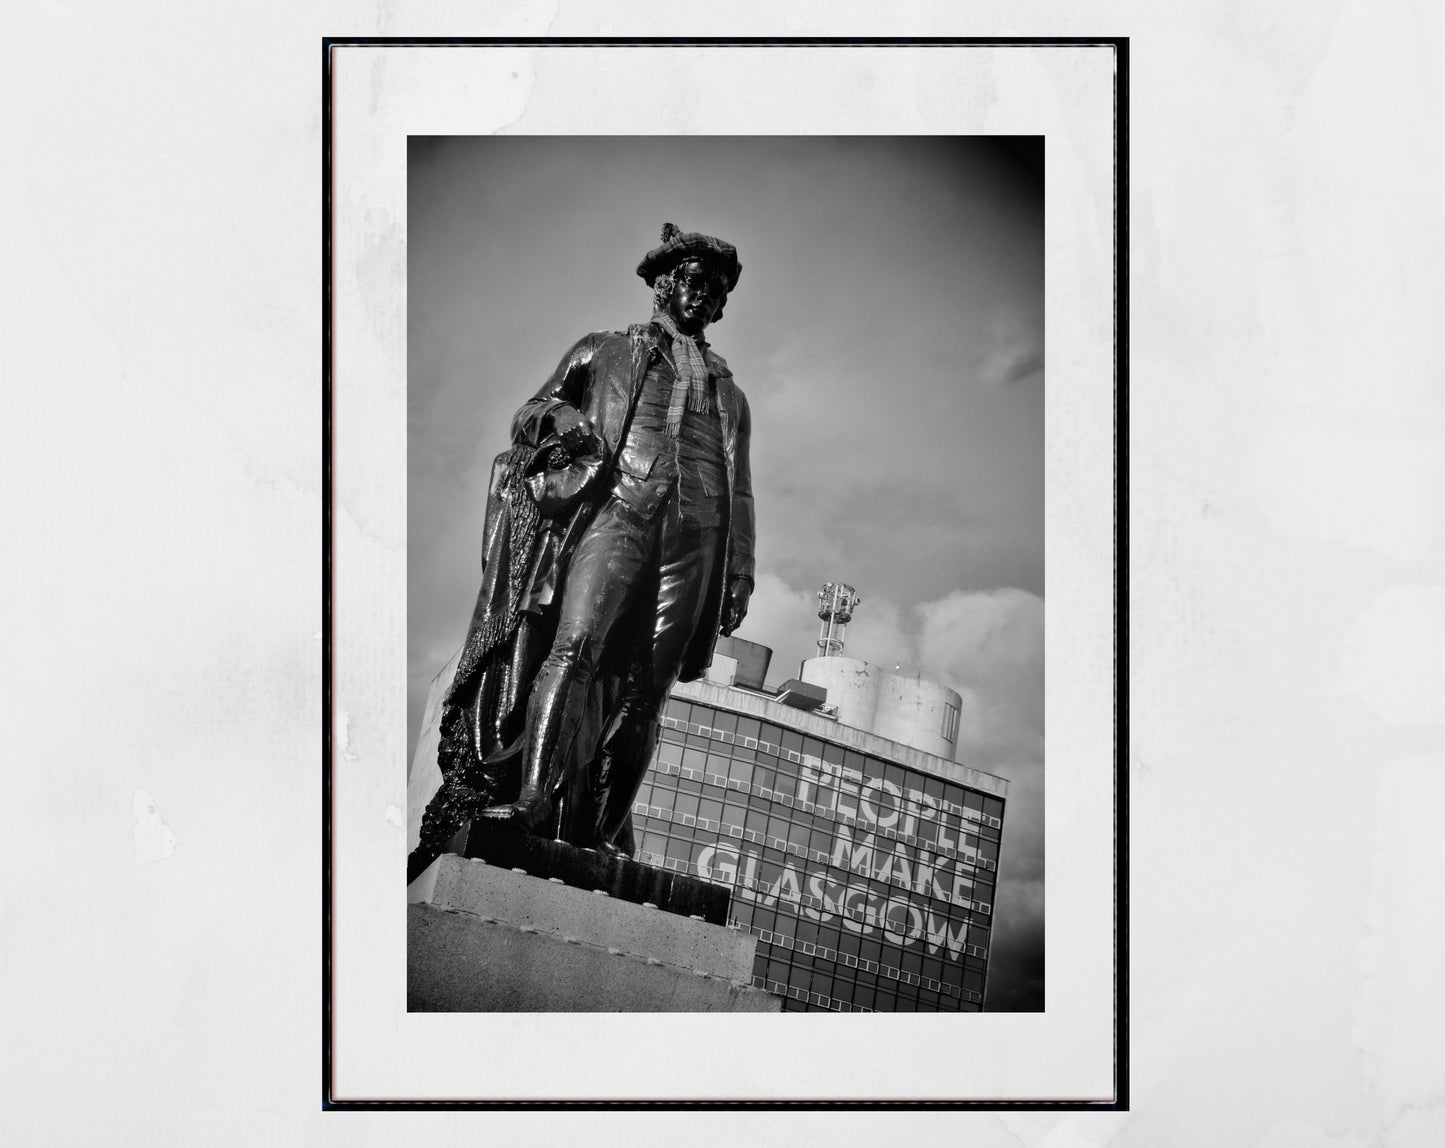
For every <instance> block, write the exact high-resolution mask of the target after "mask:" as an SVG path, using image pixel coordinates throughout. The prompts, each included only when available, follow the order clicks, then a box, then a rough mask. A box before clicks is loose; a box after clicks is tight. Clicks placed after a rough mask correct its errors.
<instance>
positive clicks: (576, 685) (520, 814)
mask: <svg viewBox="0 0 1445 1148" xmlns="http://www.w3.org/2000/svg"><path fill="white" fill-rule="evenodd" d="M584 652H585V643H581V642H579V643H575V644H569V645H568V646H564V647H561V648H559V649H554V650H553V652H552V654H551V655H549V656H548V658H547V660H546V661H545V662H544V663H543V664H542V669H541V672H540V673H539V674H538V675H537V680H536V683H535V684H534V686H533V687H532V699H531V702H530V703H529V705H528V707H527V734H526V742H525V749H524V751H523V758H522V788H521V791H520V792H519V793H518V794H517V800H516V801H511V802H508V803H506V804H505V805H493V806H489V807H488V808H486V809H484V810H482V812H481V817H482V818H483V819H485V820H487V821H503V822H508V823H510V824H513V825H516V826H518V827H519V828H522V829H525V830H526V831H527V832H528V833H538V832H541V831H542V830H543V829H544V827H545V826H546V824H547V822H548V821H549V820H550V819H551V817H552V810H553V795H554V794H556V793H557V792H558V790H560V789H562V788H563V787H564V786H565V785H566V784H567V782H568V781H569V780H570V778H571V775H572V773H573V771H574V769H575V762H574V754H573V742H574V741H575V739H576V734H577V727H578V726H579V725H580V724H581V721H582V716H583V710H584V708H585V707H586V704H587V689H588V686H589V685H590V684H591V678H592V673H593V670H592V666H591V664H590V663H591V659H589V658H586V657H584V656H583V654H584Z"/></svg>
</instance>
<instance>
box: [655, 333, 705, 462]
mask: <svg viewBox="0 0 1445 1148" xmlns="http://www.w3.org/2000/svg"><path fill="white" fill-rule="evenodd" d="M652 321H653V322H654V323H656V324H657V325H658V326H659V327H661V328H662V329H663V330H664V331H666V332H667V333H668V335H669V336H670V337H671V338H672V361H673V364H674V366H676V368H677V378H675V379H674V380H673V382H672V397H671V399H670V400H669V402H668V404H667V433H668V434H670V435H672V437H673V438H677V437H678V436H679V435H680V434H682V407H683V403H684V402H685V403H686V404H687V408H688V410H691V411H697V412H698V413H699V414H706V413H707V412H708V411H710V410H712V404H711V403H710V402H709V401H708V394H707V375H708V371H707V358H706V357H705V356H704V355H703V353H702V351H703V347H705V346H706V345H707V344H706V343H705V342H703V340H702V338H701V337H699V336H693V335H684V334H683V333H682V332H681V331H679V330H678V329H677V324H676V323H674V322H673V321H672V316H671V315H669V314H668V313H667V312H666V311H664V310H661V309H659V310H658V311H657V312H656V313H654V314H653V316H652Z"/></svg>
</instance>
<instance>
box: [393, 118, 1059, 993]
mask: <svg viewBox="0 0 1445 1148" xmlns="http://www.w3.org/2000/svg"><path fill="white" fill-rule="evenodd" d="M408 159H409V167H408V196H409V200H408V273H407V292H408V344H407V348H408V379H407V411H408V459H407V475H408V488H407V510H408V538H407V543H408V552H407V554H408V557H407V563H408V591H407V598H408V659H409V665H408V702H409V704H408V723H409V735H410V741H411V744H413V745H414V744H415V738H416V734H417V729H418V725H419V723H420V720H421V711H422V706H423V703H424V702H425V699H426V692H427V687H428V684H429V682H430V680H431V678H432V677H433V675H435V674H436V672H437V671H438V670H439V669H440V668H441V666H442V665H443V663H445V662H446V660H447V659H448V658H449V657H450V656H451V654H452V653H453V652H454V651H455V650H456V648H457V646H459V645H460V643H461V640H462V637H463V636H464V634H465V632H466V625H467V621H468V618H469V617H470V613H471V608H472V605H473V602H474V600H475V596H476V590H477V583H478V578H479V573H480V571H479V552H480V546H481V532H482V517H483V511H484V507H485V490H486V479H487V474H488V471H489V468H490V465H491V460H492V459H493V457H494V456H495V455H497V454H498V453H499V452H500V451H502V450H503V449H505V448H506V446H507V432H508V423H509V421H510V419H511V416H512V413H513V412H514V411H515V410H516V408H517V407H518V406H519V405H520V404H521V402H522V401H523V400H524V399H525V398H527V397H528V396H529V395H530V394H531V393H532V392H533V391H534V390H535V389H536V388H537V387H538V386H539V385H540V384H541V383H542V381H543V380H544V379H545V378H546V376H547V375H548V373H549V372H550V371H551V369H552V368H553V367H554V366H555V365H556V363H557V360H558V359H559V358H560V357H561V355H562V353H563V352H564V351H565V350H566V349H567V348H568V347H569V346H570V345H571V343H572V342H573V341H574V340H576V339H577V338H578V337H580V336H581V335H583V334H585V333H586V332H588V331H594V330H618V329H622V328H625V327H626V325H627V324H628V323H632V322H639V321H642V320H644V319H646V318H647V316H648V314H649V313H650V295H649V292H648V290H647V288H646V286H645V285H644V284H643V282H642V280H641V279H639V278H638V277H637V276H636V274H635V271H634V269H635V268H636V266H637V262H638V260H639V259H640V258H641V257H642V255H643V254H644V253H645V252H646V251H647V250H648V249H649V248H651V247H653V246H655V245H656V244H657V242H658V233H659V231H660V229H661V227H662V224H663V222H664V221H665V220H668V221H672V222H674V223H676V224H678V225H679V226H681V227H682V228H683V229H684V230H687V231H704V232H707V233H709V234H713V235H717V236H720V237H722V238H724V239H726V240H728V241H729V242H731V243H734V244H736V246H737V248H738V254H739V258H740V259H741V261H742V264H743V273H742V278H741V280H740V282H739V284H738V288H737V290H736V291H735V292H734V293H733V295H732V296H731V297H730V298H729V300H728V304H727V313H726V314H725V315H724V317H723V319H722V321H721V322H720V323H718V324H716V325H715V326H714V327H712V328H709V332H708V338H709V341H710V342H711V344H712V346H713V348H714V349H715V350H716V351H717V352H718V353H719V354H721V355H722V356H723V357H724V358H726V359H727V360H728V362H729V364H730V366H731V367H732V369H733V371H734V373H735V377H736V379H737V382H738V383H739V385H740V386H741V387H742V389H743V391H744V392H745V393H746V394H747V396H748V400H749V403H750V404H751V407H752V412H753V426H754V431H753V451H752V459H753V485H754V490H755V492H756V499H757V512H758V545H757V553H758V584H757V590H756V593H755V596H754V598H753V605H752V610H751V613H750V615H749V617H748V620H747V622H746V623H744V625H743V627H742V629H741V630H740V631H739V633H738V636H739V637H741V638H746V639H749V640H751V641H755V642H761V643H762V644H764V645H767V646H770V647H772V648H773V650H774V657H773V662H772V671H771V673H770V681H772V682H773V683H774V684H775V683H776V682H777V681H779V680H781V679H783V678H786V677H790V676H793V675H794V674H795V673H796V672H797V667H798V663H799V662H800V661H801V660H802V659H804V658H806V657H811V656H813V655H814V654H815V653H816V652H817V651H816V649H815V648H814V646H813V642H814V641H815V639H816V637H817V627H818V621H817V617H816V610H817V605H816V601H815V599H814V594H815V592H816V590H817V588H818V586H819V585H821V584H822V583H823V582H825V581H830V580H833V581H846V582H849V583H851V584H852V585H853V586H855V587H856V588H857V590H858V592H859V594H860V595H861V596H862V600H863V601H862V605H861V606H860V607H859V609H858V611H857V612H856V614H855V620H854V623H853V624H852V625H851V626H850V627H849V630H848V638H847V647H846V650H845V653H846V654H847V655H848V656H851V657H858V658H863V659H865V660H867V661H870V662H875V663H878V664H880V665H885V666H886V667H888V668H890V669H891V668H893V667H894V666H898V667H900V669H901V670H903V671H904V672H914V673H919V674H921V675H922V676H923V677H924V678H927V679H931V680H935V681H941V682H944V683H946V684H948V685H950V686H952V687H953V688H954V689H957V690H958V691H959V692H960V693H961V694H962V695H963V698H964V714H963V718H962V721H961V724H960V736H959V750H958V758H959V760H960V761H962V762H964V763H965V764H968V765H972V766H976V767H978V768H980V769H985V770H988V771H989V772H992V773H996V774H998V775H1000V776H1002V777H1005V778H1007V779H1008V780H1009V782H1010V788H1009V805H1008V810H1007V813H1006V820H1005V827H1004V844H1003V852H1002V857H1001V863H1000V878H999V892H998V903H997V905H996V910H995V912H996V918H995V920H996V925H995V931H994V941H993V951H992V955H991V959H990V971H989V976H990V985H989V999H988V1002H987V1006H988V1007H989V1008H990V1009H991V1010H1004V1009H1022V1010H1027V1009H1040V1008H1042V1007H1043V1004H1044V999H1043V951H1044V921H1043V890H1044V855H1043V792H1044V784H1043V774H1044V750H1043V746H1044V729H1043V703H1044V694H1043V680H1044V679H1043V655H1044V646H1043V636H1044V629H1043V594H1044V583H1043V578H1044V426H1043V414H1044V376H1043V352H1044V343H1043V337H1044V313H1043V305H1044V304H1043V287H1044V280H1043V274H1044V248H1043V244H1044V219H1043V171H1042V147H1041V145H1040V144H1039V143H1038V142H1037V141H1034V140H1000V139H988V138H983V137H968V138H951V137H859V138H829V137H804V138H797V137H771V138H728V137H696V136H690V137H682V138H675V137H638V136H633V137H625V138H602V137H590V138H577V137H545V136H515V137H508V136H501V137H465V138H441V137H435V138H434V137H414V138H412V140H411V141H410V146H409V156H408Z"/></svg>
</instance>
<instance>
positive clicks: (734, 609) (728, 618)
mask: <svg viewBox="0 0 1445 1148" xmlns="http://www.w3.org/2000/svg"><path fill="white" fill-rule="evenodd" d="M752 596H753V584H752V583H751V582H749V581H748V580H747V579H746V578H734V579H733V581H732V585H731V586H729V587H728V593H727V600H726V601H725V602H724V603H723V622H722V626H721V627H720V629H721V631H722V633H723V636H724V637H728V636H731V634H732V632H733V631H734V630H736V629H737V628H738V627H739V626H741V625H742V624H743V619H744V618H746V617H747V616H748V600H749V599H750V598H751V597H752Z"/></svg>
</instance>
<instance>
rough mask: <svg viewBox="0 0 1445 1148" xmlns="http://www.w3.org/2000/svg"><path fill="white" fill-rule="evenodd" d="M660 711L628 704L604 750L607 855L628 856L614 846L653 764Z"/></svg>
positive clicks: (602, 846)
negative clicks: (614, 841) (615, 839)
mask: <svg viewBox="0 0 1445 1148" xmlns="http://www.w3.org/2000/svg"><path fill="white" fill-rule="evenodd" d="M657 717H658V710H657V707H656V706H650V705H647V704H646V703H645V702H642V701H640V700H629V701H627V702H625V703H624V705H623V710H622V713H621V714H620V715H619V718H618V720H617V722H616V723H615V724H614V726H613V733H612V736H611V737H609V738H608V739H607V747H606V749H605V750H604V766H605V776H606V778H607V792H606V794H605V796H604V797H603V802H602V818H601V843H600V844H599V845H598V848H600V849H602V850H603V851H604V852H608V853H615V854H619V855H623V856H625V855H626V854H625V853H624V851H623V850H621V849H619V848H618V847H617V846H616V845H614V844H612V842H613V839H614V838H616V836H617V834H618V831H619V830H620V829H621V828H622V826H623V824H624V823H625V822H626V820H627V817H628V814H630V813H631V811H632V802H633V800H634V799H635V798H636V797H637V791H638V790H639V789H641V788H642V781H643V779H644V778H645V777H646V776H647V770H648V768H649V767H650V766H651V765H652V755H653V752H654V751H655V750H656V749H657V735H658V724H657Z"/></svg>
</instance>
